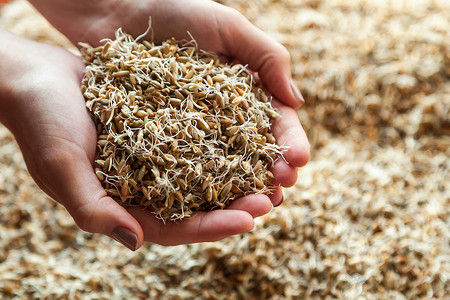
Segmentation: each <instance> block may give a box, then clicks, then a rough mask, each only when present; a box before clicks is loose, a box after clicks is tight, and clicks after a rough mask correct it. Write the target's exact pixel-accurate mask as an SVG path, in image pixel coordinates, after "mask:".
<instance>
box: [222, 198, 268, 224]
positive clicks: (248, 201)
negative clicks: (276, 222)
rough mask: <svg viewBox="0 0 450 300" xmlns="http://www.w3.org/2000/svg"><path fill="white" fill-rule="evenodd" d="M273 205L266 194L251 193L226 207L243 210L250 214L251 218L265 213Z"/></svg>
mask: <svg viewBox="0 0 450 300" xmlns="http://www.w3.org/2000/svg"><path fill="white" fill-rule="evenodd" d="M272 207H273V205H272V202H271V201H270V198H269V197H268V196H267V195H262V194H252V195H247V196H244V197H242V198H239V199H236V200H234V201H233V202H231V203H230V204H229V205H228V206H227V208H226V209H229V210H230V209H231V210H243V211H246V212H248V213H249V214H250V215H252V217H253V218H257V217H260V216H262V215H265V214H267V213H268V212H269V211H270V210H271V209H272Z"/></svg>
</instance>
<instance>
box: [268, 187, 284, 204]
mask: <svg viewBox="0 0 450 300" xmlns="http://www.w3.org/2000/svg"><path fill="white" fill-rule="evenodd" d="M269 198H270V201H271V202H272V205H273V206H274V207H276V206H279V205H280V204H281V203H282V202H283V191H282V188H281V186H277V187H276V188H275V190H274V191H273V193H272V194H270V195H269Z"/></svg>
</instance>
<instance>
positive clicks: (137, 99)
mask: <svg viewBox="0 0 450 300" xmlns="http://www.w3.org/2000/svg"><path fill="white" fill-rule="evenodd" d="M81 46H82V53H83V56H84V59H85V61H86V63H87V66H86V69H85V76H84V78H83V81H82V92H83V95H84V97H85V99H86V105H87V107H88V109H89V110H90V112H91V114H92V117H93V119H94V121H95V123H96V126H97V134H98V150H99V154H98V159H97V160H96V169H95V172H96V174H97V177H98V178H99V180H100V182H101V183H102V185H103V187H104V188H105V189H106V191H107V193H108V194H109V195H110V196H112V197H113V198H115V199H116V200H117V201H118V202H119V203H121V204H125V205H136V204H137V205H140V206H143V207H148V208H150V209H151V210H152V211H153V212H154V214H155V215H156V216H157V217H158V218H161V219H162V220H164V221H165V220H179V219H183V218H185V217H189V216H192V214H193V212H194V211H204V210H211V209H216V208H224V207H225V206H226V205H227V204H229V203H230V201H232V200H234V199H237V198H239V197H242V196H245V195H248V194H252V193H265V194H268V193H271V191H272V190H273V186H272V185H271V180H272V179H273V174H272V173H271V172H270V171H269V168H270V166H271V165H272V164H273V162H274V160H275V159H276V158H277V157H279V155H281V154H282V151H281V150H282V148H281V147H280V146H277V145H276V141H275V138H274V137H273V135H272V134H271V131H270V120H271V119H273V118H276V117H279V115H278V114H277V113H276V112H275V110H274V109H273V108H272V106H271V104H270V96H268V95H267V94H266V93H265V92H264V91H263V90H262V89H261V88H258V87H256V86H255V82H254V80H253V77H252V75H251V73H250V72H249V71H248V70H247V69H246V68H245V67H244V66H242V65H233V66H231V65H228V64H223V63H221V62H220V61H219V59H218V57H217V56H215V55H214V54H211V53H208V52H205V51H201V50H198V49H197V47H196V44H195V42H193V41H191V42H185V43H184V44H183V43H179V42H177V41H175V40H174V39H171V40H168V41H165V42H163V43H162V44H160V45H156V44H154V43H152V42H148V41H143V42H142V43H140V42H138V39H134V38H133V37H131V36H130V35H127V34H125V33H123V31H122V30H121V29H119V30H118V31H117V32H116V39H115V40H104V44H103V45H102V46H99V47H96V48H93V47H91V46H90V45H88V44H81Z"/></svg>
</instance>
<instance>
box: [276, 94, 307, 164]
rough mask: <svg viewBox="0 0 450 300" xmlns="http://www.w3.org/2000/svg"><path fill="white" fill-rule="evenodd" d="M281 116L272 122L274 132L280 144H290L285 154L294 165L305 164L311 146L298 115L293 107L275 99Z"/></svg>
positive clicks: (287, 159)
mask: <svg viewBox="0 0 450 300" xmlns="http://www.w3.org/2000/svg"><path fill="white" fill-rule="evenodd" d="M272 104H273V106H274V107H275V108H276V109H277V110H278V113H279V114H280V115H281V117H278V118H276V119H274V120H273V122H272V132H273V135H274V136H275V138H276V140H277V144H278V145H282V146H288V147H289V148H288V149H287V151H286V152H284V154H283V156H284V158H285V159H286V161H287V162H288V163H289V164H291V165H292V166H294V167H302V166H304V165H305V164H306V163H307V162H308V160H309V157H310V146H309V142H308V138H307V137H306V133H305V131H304V130H303V127H302V125H301V124H300V120H299V119H298V115H297V113H296V112H295V110H293V109H292V108H290V107H288V106H286V105H283V104H281V103H280V102H279V101H276V100H273V101H272Z"/></svg>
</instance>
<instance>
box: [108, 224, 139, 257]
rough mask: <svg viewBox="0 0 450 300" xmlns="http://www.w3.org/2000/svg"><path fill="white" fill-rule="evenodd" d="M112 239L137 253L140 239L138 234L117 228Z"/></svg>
mask: <svg viewBox="0 0 450 300" xmlns="http://www.w3.org/2000/svg"><path fill="white" fill-rule="evenodd" d="M111 237H112V238H113V239H115V240H116V241H117V242H119V243H121V244H122V245H124V246H125V247H127V248H128V249H130V250H131V251H136V249H137V243H138V239H137V236H136V234H134V233H133V232H132V231H130V230H128V229H126V228H124V227H116V228H115V229H114V230H113V232H112V234H111Z"/></svg>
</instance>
